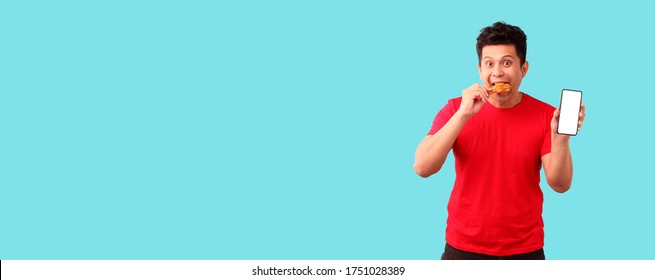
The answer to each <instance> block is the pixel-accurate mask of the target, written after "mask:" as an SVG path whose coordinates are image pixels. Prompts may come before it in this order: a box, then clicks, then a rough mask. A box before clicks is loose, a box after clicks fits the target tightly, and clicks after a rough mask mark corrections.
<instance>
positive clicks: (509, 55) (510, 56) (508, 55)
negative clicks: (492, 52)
mask: <svg viewBox="0 0 655 280" xmlns="http://www.w3.org/2000/svg"><path fill="white" fill-rule="evenodd" d="M506 57H509V58H512V59H513V58H514V56H512V55H511V54H506V55H503V56H502V57H501V58H506ZM487 58H489V59H493V57H491V56H485V57H483V58H482V59H487Z"/></svg>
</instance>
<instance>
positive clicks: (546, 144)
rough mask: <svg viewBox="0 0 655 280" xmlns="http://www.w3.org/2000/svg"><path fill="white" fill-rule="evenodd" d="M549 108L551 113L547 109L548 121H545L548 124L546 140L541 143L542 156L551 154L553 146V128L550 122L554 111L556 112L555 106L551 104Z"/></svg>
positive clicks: (545, 132)
mask: <svg viewBox="0 0 655 280" xmlns="http://www.w3.org/2000/svg"><path fill="white" fill-rule="evenodd" d="M548 109H549V110H550V113H549V112H548V111H546V113H545V114H544V115H545V116H546V121H544V123H545V124H546V127H545V128H544V142H543V143H542V144H541V156H542V157H543V156H545V155H547V154H550V148H551V139H550V138H551V131H550V130H551V128H550V122H551V120H552V119H553V113H555V108H554V107H551V106H549V107H548Z"/></svg>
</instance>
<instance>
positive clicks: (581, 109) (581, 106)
mask: <svg viewBox="0 0 655 280" xmlns="http://www.w3.org/2000/svg"><path fill="white" fill-rule="evenodd" d="M578 115H579V116H580V120H584V117H585V116H586V114H585V106H584V103H581V104H580V113H579V114H578Z"/></svg>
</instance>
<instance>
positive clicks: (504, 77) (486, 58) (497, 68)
mask: <svg viewBox="0 0 655 280" xmlns="http://www.w3.org/2000/svg"><path fill="white" fill-rule="evenodd" d="M478 72H480V80H482V81H483V82H484V84H485V85H486V86H487V87H491V86H492V85H493V83H498V82H505V83H509V84H510V85H512V91H511V92H510V93H509V94H507V95H502V96H501V95H498V94H492V95H490V96H489V97H490V99H495V100H496V101H500V102H506V101H510V100H519V99H520V96H519V94H518V92H519V86H520V85H521V80H523V77H525V74H526V73H527V72H528V62H527V61H525V62H524V63H523V65H521V60H520V59H519V57H518V55H517V54H516V47H515V46H514V45H489V46H485V47H483V48H482V60H481V61H480V64H479V65H478Z"/></svg>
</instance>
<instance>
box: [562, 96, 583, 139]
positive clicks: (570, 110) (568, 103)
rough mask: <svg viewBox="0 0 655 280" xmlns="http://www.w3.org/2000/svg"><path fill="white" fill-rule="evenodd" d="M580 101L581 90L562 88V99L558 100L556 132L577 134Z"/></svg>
mask: <svg viewBox="0 0 655 280" xmlns="http://www.w3.org/2000/svg"><path fill="white" fill-rule="evenodd" d="M581 102H582V92H581V91H577V90H568V89H565V90H562V100H561V102H560V115H559V124H558V125H557V133H559V134H568V135H576V134H578V118H579V113H580V103H581Z"/></svg>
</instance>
